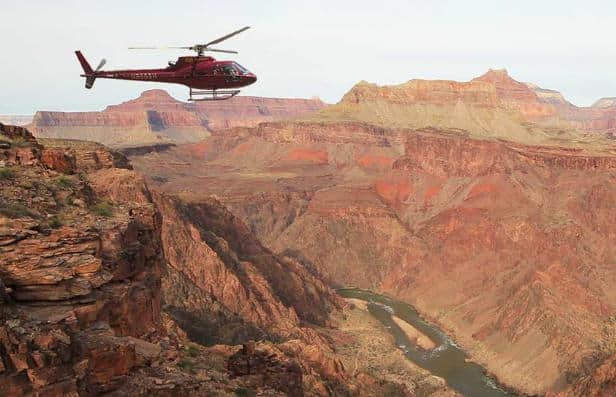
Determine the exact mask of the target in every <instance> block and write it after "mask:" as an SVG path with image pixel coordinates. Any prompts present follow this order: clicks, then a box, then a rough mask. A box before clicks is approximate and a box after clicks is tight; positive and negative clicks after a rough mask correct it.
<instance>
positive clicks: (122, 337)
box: [0, 125, 413, 397]
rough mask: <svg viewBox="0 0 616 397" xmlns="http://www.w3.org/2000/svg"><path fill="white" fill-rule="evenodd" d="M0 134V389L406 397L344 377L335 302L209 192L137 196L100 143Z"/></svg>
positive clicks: (135, 184) (317, 279)
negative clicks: (388, 396) (334, 336)
mask: <svg viewBox="0 0 616 397" xmlns="http://www.w3.org/2000/svg"><path fill="white" fill-rule="evenodd" d="M0 137H1V138H2V139H1V140H0V142H3V143H5V144H6V145H4V146H2V148H0V161H1V164H0V199H1V200H0V394H2V395H3V396H22V395H30V394H32V395H41V396H65V395H70V396H94V395H101V394H106V393H111V394H113V395H116V396H186V395H242V393H248V395H252V394H259V393H260V395H268V396H298V395H306V396H323V397H325V396H329V395H332V394H334V395H339V394H342V395H349V396H365V397H368V396H371V395H375V394H382V393H383V391H384V390H388V389H392V388H393V389H395V390H398V393H397V395H399V396H408V397H412V395H413V394H411V393H410V392H408V391H405V388H404V387H402V386H399V385H396V384H394V383H392V382H390V381H383V380H378V379H375V378H373V377H371V376H370V375H368V374H365V373H361V374H360V375H361V376H360V377H351V376H349V374H348V373H347V372H346V369H345V368H344V366H343V365H342V364H341V361H340V359H338V358H336V352H335V350H336V347H335V344H334V342H333V341H332V340H331V339H330V338H329V336H328V327H331V325H330V324H329V314H330V313H331V312H332V311H337V310H339V308H340V307H342V305H343V303H342V302H341V301H340V300H339V298H337V297H336V295H335V293H334V292H333V291H332V290H331V289H330V288H329V287H327V286H326V285H325V283H324V282H323V281H322V280H321V276H320V275H319V274H318V272H317V271H316V270H315V269H314V268H311V267H309V266H307V265H306V264H304V263H302V262H301V261H298V260H297V259H295V258H293V257H287V256H284V255H276V254H274V253H272V252H271V251H269V250H268V249H267V248H265V247H264V246H263V245H262V244H261V243H260V241H259V240H258V239H256V238H255V236H254V235H253V234H252V233H251V232H250V231H249V229H248V228H247V227H246V226H245V224H244V223H243V222H242V221H241V220H240V219H239V218H237V217H236V216H234V215H232V214H231V213H230V212H229V211H228V210H227V209H226V208H225V207H224V206H223V205H222V204H221V203H220V202H218V201H217V200H215V199H213V198H209V199H203V198H201V199H200V200H198V201H192V200H188V199H186V198H181V197H178V196H167V195H163V194H160V193H157V192H152V191H151V190H150V188H149V186H148V184H147V183H146V181H145V180H144V178H143V177H142V176H141V175H140V174H139V173H137V172H135V171H133V170H132V169H131V168H132V167H131V166H130V164H129V163H128V161H127V159H126V158H125V157H124V156H123V155H121V154H119V153H117V152H113V151H110V150H109V149H107V148H105V147H103V146H102V145H100V144H96V143H91V142H84V141H71V140H52V139H43V140H40V141H37V140H35V139H34V137H32V135H31V134H30V133H29V132H28V131H27V130H26V129H23V128H18V127H11V126H3V125H0ZM253 339H259V340H260V342H259V343H258V344H256V347H254V346H255V344H254V343H252V342H249V341H250V340H253ZM195 342H196V343H195ZM239 343H245V344H246V346H253V347H254V348H244V350H242V351H241V352H238V350H239V347H237V346H234V345H236V344H239ZM205 346H209V347H205ZM246 365H247V366H246Z"/></svg>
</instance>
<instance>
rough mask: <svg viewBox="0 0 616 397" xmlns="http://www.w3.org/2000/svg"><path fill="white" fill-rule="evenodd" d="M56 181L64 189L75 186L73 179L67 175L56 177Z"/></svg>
mask: <svg viewBox="0 0 616 397" xmlns="http://www.w3.org/2000/svg"><path fill="white" fill-rule="evenodd" d="M54 182H55V183H56V185H58V187H60V188H62V189H68V188H70V187H72V186H73V180H72V179H71V178H69V177H68V176H66V175H60V176H59V177H57V178H55V179H54Z"/></svg>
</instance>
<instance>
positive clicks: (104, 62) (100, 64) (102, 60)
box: [94, 58, 107, 73]
mask: <svg viewBox="0 0 616 397" xmlns="http://www.w3.org/2000/svg"><path fill="white" fill-rule="evenodd" d="M106 63H107V60H106V59H105V58H103V59H101V63H99V64H98V66H97V67H96V69H94V73H96V72H98V71H99V70H101V69H102V68H103V66H105V64H106Z"/></svg>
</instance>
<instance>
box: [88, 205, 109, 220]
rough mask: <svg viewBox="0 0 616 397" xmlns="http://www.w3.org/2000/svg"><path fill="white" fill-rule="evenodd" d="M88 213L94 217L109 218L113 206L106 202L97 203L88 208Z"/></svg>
mask: <svg viewBox="0 0 616 397" xmlns="http://www.w3.org/2000/svg"><path fill="white" fill-rule="evenodd" d="M90 212H91V213H93V214H94V215H98V216H104V217H105V218H109V217H110V216H111V215H113V206H112V205H111V204H109V203H108V202H106V201H99V202H98V203H96V204H94V205H93V206H91V207H90Z"/></svg>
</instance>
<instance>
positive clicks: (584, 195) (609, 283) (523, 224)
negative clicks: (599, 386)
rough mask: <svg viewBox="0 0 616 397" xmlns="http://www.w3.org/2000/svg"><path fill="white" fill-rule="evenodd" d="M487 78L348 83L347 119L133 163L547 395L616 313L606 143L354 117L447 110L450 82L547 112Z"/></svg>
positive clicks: (467, 99)
mask: <svg viewBox="0 0 616 397" xmlns="http://www.w3.org/2000/svg"><path fill="white" fill-rule="evenodd" d="M491 75H492V77H490V76H487V77H485V76H484V77H485V78H482V79H481V80H480V81H474V82H471V83H462V84H467V85H466V86H464V87H462V88H461V87H457V86H455V85H453V86H452V85H450V84H449V83H448V82H437V83H435V85H433V86H430V84H431V83H423V82H410V83H408V84H407V85H403V86H401V87H398V88H394V89H392V90H389V89H388V88H379V87H376V86H371V85H368V84H359V85H358V86H356V87H355V88H354V89H353V90H352V91H351V92H350V93H349V94H347V96H346V97H345V100H343V101H342V105H344V106H347V105H348V107H346V108H345V109H346V110H348V112H349V113H348V117H347V116H346V115H345V117H346V118H347V120H346V121H345V120H344V119H343V118H338V115H337V116H336V118H329V117H330V116H331V113H330V111H332V110H335V109H336V108H337V109H341V107H339V105H334V106H332V107H331V108H328V109H326V110H324V111H322V112H321V115H323V119H322V120H314V121H309V120H308V121H301V122H270V123H262V124H260V125H259V126H258V127H256V128H236V129H233V130H231V131H226V132H225V133H224V134H216V133H214V134H213V135H212V136H211V137H210V138H208V139H207V140H204V141H203V142H199V143H194V144H187V145H178V146H176V147H174V148H170V149H169V150H166V151H164V152H161V153H155V154H154V153H150V154H145V155H138V156H133V157H132V158H131V160H132V162H133V164H134V166H135V167H136V168H137V169H139V170H143V172H145V173H147V174H148V176H149V177H150V178H151V181H152V183H153V184H154V185H156V189H157V190H161V191H163V192H165V191H167V192H178V191H181V192H183V195H185V196H188V197H191V198H192V201H194V202H198V201H199V198H200V197H204V196H209V195H215V196H216V197H217V199H218V200H219V201H220V202H221V203H223V204H224V205H225V206H226V207H227V208H228V209H229V210H230V211H231V212H232V213H233V214H234V215H235V216H237V217H238V218H240V219H241V220H242V221H243V222H244V223H245V224H246V225H247V226H248V227H249V229H250V231H251V232H252V233H253V234H254V235H255V236H257V237H258V239H259V240H260V241H261V242H262V243H263V245H264V246H265V247H267V248H268V249H269V250H271V251H272V252H273V253H275V254H277V255H280V256H284V257H290V258H294V259H295V260H296V261H298V262H300V263H303V264H306V265H308V266H310V267H313V268H315V269H317V271H318V272H319V273H320V274H322V275H323V276H324V277H325V280H326V281H327V282H328V283H330V284H332V285H339V286H343V285H354V286H360V287H363V288H368V289H374V290H379V291H383V292H385V293H388V294H391V295H394V296H396V297H398V298H401V299H405V300H406V301H408V302H410V303H412V304H414V305H415V306H416V307H418V308H419V309H420V311H421V312H422V313H423V314H424V315H426V316H427V317H429V318H431V319H432V320H433V321H435V322H437V323H439V324H440V325H441V326H442V327H443V328H445V329H447V330H448V331H449V332H451V333H452V334H453V335H455V337H456V340H457V341H458V342H459V343H460V344H461V345H462V346H464V347H465V348H466V349H467V350H468V351H469V352H470V354H471V356H472V358H473V359H475V360H477V361H479V362H481V363H482V364H484V365H485V366H486V367H487V368H488V370H490V371H491V372H492V373H494V374H496V375H497V376H498V378H499V380H500V381H502V382H504V383H506V384H508V385H511V386H513V387H514V388H516V389H519V390H523V391H524V392H527V393H545V392H547V391H554V392H558V391H561V390H563V389H564V388H566V386H567V385H569V384H573V383H575V382H576V379H580V377H582V376H586V374H587V373H588V370H589V367H588V365H587V363H588V362H590V361H593V360H595V361H596V360H598V359H600V358H601V354H602V353H600V352H602V351H603V349H602V348H601V347H600V346H599V345H600V344H601V343H602V341H603V339H604V336H603V331H602V328H603V325H604V323H605V322H606V321H607V319H608V318H609V317H610V316H611V315H613V313H614V310H615V309H614V308H615V307H616V301H615V300H614V298H615V296H614V294H612V293H611V292H610V291H612V290H613V289H614V280H615V278H614V277H615V276H616V274H615V273H614V267H613V258H614V256H613V255H614V251H613V248H612V244H611V243H610V241H611V239H612V238H613V237H614V228H613V224H614V222H616V218H615V217H616V212H614V209H613V208H612V207H613V206H612V205H611V204H610V203H611V202H613V201H614V200H616V190H615V189H614V186H616V184H615V183H614V182H615V180H614V170H615V168H616V156H615V153H616V152H615V151H614V148H613V147H611V146H608V145H605V146H602V147H599V148H595V147H592V146H583V147H577V146H576V145H575V144H572V145H569V144H564V145H561V146H559V145H556V144H555V142H556V141H552V142H551V144H549V145H538V144H535V145H529V144H524V143H520V142H512V140H511V139H509V140H503V139H494V138H493V137H483V138H480V137H477V136H474V135H473V134H472V133H469V132H468V131H466V130H460V129H444V128H436V127H426V128H404V127H401V126H398V127H392V126H391V125H390V126H387V125H385V124H384V123H375V124H371V123H367V122H365V121H358V120H360V119H362V118H363V117H364V116H365V114H363V113H359V114H358V113H355V112H356V111H357V112H361V111H363V110H366V109H369V108H370V111H371V112H372V111H375V112H380V111H382V110H383V109H391V108H390V107H389V106H390V104H392V103H394V104H402V105H403V106H405V108H406V106H407V105H408V104H409V103H410V104H411V106H415V105H413V104H414V103H416V102H417V101H424V102H425V101H433V102H434V103H447V102H448V101H449V99H447V98H448V97H449V95H454V94H452V93H455V95H458V96H457V97H456V99H455V101H458V103H469V104H472V106H473V107H476V108H477V109H479V108H482V109H486V108H489V107H490V106H496V108H498V109H502V108H507V109H509V110H506V111H507V112H509V113H508V114H514V113H515V114H518V116H519V115H520V114H521V113H522V112H527V113H528V114H531V113H532V114H533V117H535V116H537V115H539V116H537V117H543V116H541V114H543V113H542V112H543V111H542V110H541V109H554V107H553V105H549V106H548V105H545V104H543V103H542V102H541V97H540V96H538V95H535V94H534V93H532V92H530V93H529V89H528V87H527V86H526V85H524V84H514V83H511V81H509V78H507V77H506V76H505V75H504V72H494V73H492V74H491ZM482 80H487V81H482ZM492 80H494V82H492ZM422 85H423V86H425V87H426V91H425V93H424V92H423V91H420V90H419V87H422ZM498 85H501V88H500V90H501V92H500V93H498V90H497V86H498ZM435 87H438V89H437V88H435ZM451 87H454V88H456V89H455V90H454V91H452V90H450V88H451ZM482 89H485V90H484V91H482ZM447 90H449V91H447ZM363 98H372V99H367V100H366V101H367V102H366V103H369V104H370V106H368V105H366V107H361V106H363V105H362V101H363V100H364V99H363ZM418 98H419V99H418ZM426 98H427V99H426ZM443 98H445V99H443ZM490 98H492V99H494V100H495V101H496V100H497V99H498V100H497V101H496V102H495V104H491V103H490ZM499 98H504V99H502V100H501V99H499ZM355 99H358V101H359V102H358V103H355V104H353V101H354V100H355ZM505 99H506V100H505ZM531 99H532V101H533V103H535V104H537V106H538V108H537V109H539V110H537V109H534V108H533V107H532V106H528V107H527V106H526V104H527V103H529V102H528V101H530V100H531ZM349 104H350V105H349ZM356 105H358V106H359V107H356ZM402 105H401V106H402ZM381 106H383V107H381ZM385 106H387V107H385ZM395 106H397V105H395ZM422 106H423V105H422ZM438 106H441V105H438ZM400 109H402V108H400ZM388 111H389V110H388ZM499 111H501V110H499ZM371 114H373V113H371ZM400 114H402V113H400ZM546 114H548V113H546ZM549 114H550V116H549V117H554V115H553V114H552V113H549ZM387 115H389V113H387ZM518 116H516V117H518ZM404 117H406V116H404ZM448 120H449V121H451V119H448ZM516 120H518V119H516ZM449 121H448V122H449ZM452 122H454V123H455V120H454V121H452ZM516 122H518V121H516ZM437 124H438V123H437ZM518 125H520V124H518ZM561 302H569V304H568V305H562V304H561ZM519 351H525V352H532V354H530V355H529V356H525V357H520V356H517V355H516V352H519Z"/></svg>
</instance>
